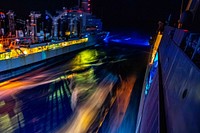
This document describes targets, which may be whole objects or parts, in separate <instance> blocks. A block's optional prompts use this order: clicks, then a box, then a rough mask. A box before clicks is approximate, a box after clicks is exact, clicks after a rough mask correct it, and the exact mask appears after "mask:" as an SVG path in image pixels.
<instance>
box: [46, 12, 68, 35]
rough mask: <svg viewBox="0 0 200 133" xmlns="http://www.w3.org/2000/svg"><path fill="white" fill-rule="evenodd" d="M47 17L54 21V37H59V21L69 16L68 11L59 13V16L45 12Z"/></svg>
mask: <svg viewBox="0 0 200 133" xmlns="http://www.w3.org/2000/svg"><path fill="white" fill-rule="evenodd" d="M45 13H46V15H48V16H49V17H50V18H51V20H52V29H53V37H54V38H57V37H58V20H59V19H61V18H62V17H63V16H65V15H67V10H64V11H62V12H59V14H58V15H57V16H52V15H51V14H50V13H49V12H48V11H45Z"/></svg>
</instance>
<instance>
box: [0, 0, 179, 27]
mask: <svg viewBox="0 0 200 133" xmlns="http://www.w3.org/2000/svg"><path fill="white" fill-rule="evenodd" d="M91 1H92V11H93V14H95V15H96V16H98V17H100V18H102V20H103V22H104V25H105V27H108V28H111V27H140V28H141V27H145V28H146V27H147V28H150V29H151V28H155V27H156V26H157V22H158V21H159V20H162V21H165V20H166V19H167V18H168V16H169V15H170V14H172V19H173V21H175V22H177V21H178V16H179V13H180V3H181V0H91ZM76 4H77V1H76V0H3V1H1V4H0V9H2V10H4V11H7V10H9V9H11V10H14V11H15V12H16V15H17V16H22V17H24V16H26V15H27V16H28V14H29V11H31V10H34V11H44V10H49V11H54V10H56V9H62V7H68V8H69V7H72V6H74V5H76Z"/></svg>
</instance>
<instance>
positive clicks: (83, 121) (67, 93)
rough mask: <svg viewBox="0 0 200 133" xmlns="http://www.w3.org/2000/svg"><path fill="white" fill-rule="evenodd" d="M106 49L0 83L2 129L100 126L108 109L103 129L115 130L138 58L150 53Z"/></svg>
mask: <svg viewBox="0 0 200 133" xmlns="http://www.w3.org/2000/svg"><path fill="white" fill-rule="evenodd" d="M106 48H107V50H105V49H102V48H101V47H100V48H97V49H88V50H84V51H82V52H79V53H78V54H76V55H75V56H72V58H71V59H70V60H64V61H63V64H58V65H57V66H53V67H52V68H49V67H43V68H40V69H38V70H35V71H33V72H31V73H27V74H25V75H23V76H20V77H17V78H13V79H10V80H8V81H5V82H3V83H0V132H2V133H4V132H5V133H7V132H29V133H32V132H34V133H35V132H56V131H57V132H69V133H71V132H76V133H79V132H86V131H91V132H93V131H99V128H100V127H101V125H103V124H102V122H104V120H105V118H106V115H107V114H108V115H109V116H110V120H109V121H107V120H106V121H105V123H109V124H110V127H109V128H107V127H106V128H104V127H105V126H103V128H101V131H105V132H115V131H116V130H115V129H117V128H119V126H120V124H121V123H122V120H123V117H124V114H125V112H126V110H127V107H128V104H129V101H130V96H131V92H132V88H133V86H134V83H135V80H136V78H137V76H136V75H135V74H132V72H131V71H132V70H133V69H134V67H137V66H134V65H135V64H134V63H139V61H140V58H143V57H140V56H141V55H143V56H144V55H146V54H147V53H146V52H144V51H143V52H142V53H140V52H138V50H130V49H129V48H127V49H125V48H124V47H123V48H121V47H119V48H116V49H115V48H113V47H106ZM138 53H139V54H138ZM130 62H131V63H130ZM132 67H133V69H132ZM127 75H129V76H127ZM118 81H121V83H120V84H117V83H118ZM111 107H112V108H113V109H111V113H108V111H109V109H110V108H111ZM122 112H123V113H122ZM112 121H114V122H112Z"/></svg>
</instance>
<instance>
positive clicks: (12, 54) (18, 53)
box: [0, 38, 88, 60]
mask: <svg viewBox="0 0 200 133" xmlns="http://www.w3.org/2000/svg"><path fill="white" fill-rule="evenodd" d="M86 42H88V38H82V39H78V40H71V41H66V42H55V43H47V44H46V45H43V46H38V47H33V48H19V49H11V50H10V51H9V52H4V53H0V60H7V59H11V58H18V57H23V56H26V55H30V54H35V53H39V52H43V51H47V50H55V49H59V48H62V47H66V46H71V45H76V44H81V43H86Z"/></svg>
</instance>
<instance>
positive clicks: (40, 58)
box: [0, 37, 96, 81]
mask: <svg viewBox="0 0 200 133" xmlns="http://www.w3.org/2000/svg"><path fill="white" fill-rule="evenodd" d="M95 44H96V40H95V38H93V37H89V40H88V42H86V43H80V44H75V45H70V46H66V47H62V48H59V49H54V50H47V51H42V52H39V53H35V54H30V55H26V56H21V57H18V58H13V59H8V60H1V61H0V66H1V67H0V81H5V80H7V79H10V78H12V77H16V76H19V75H21V74H23V73H26V72H29V71H31V70H34V69H37V68H40V67H42V66H45V65H52V64H53V63H55V62H59V60H62V59H67V58H68V57H67V54H69V53H72V52H75V51H78V50H82V49H84V48H88V47H91V46H93V45H95Z"/></svg>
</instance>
